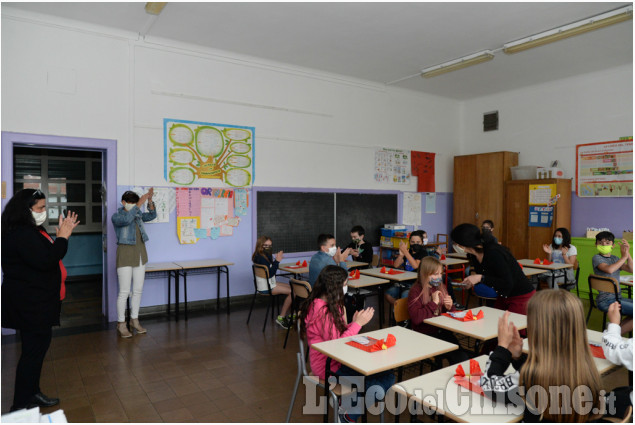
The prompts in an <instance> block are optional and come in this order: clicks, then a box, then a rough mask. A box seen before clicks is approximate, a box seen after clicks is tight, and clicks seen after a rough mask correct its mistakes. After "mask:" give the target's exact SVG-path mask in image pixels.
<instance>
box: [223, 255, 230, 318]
mask: <svg viewBox="0 0 635 425" xmlns="http://www.w3.org/2000/svg"><path fill="white" fill-rule="evenodd" d="M224 267H225V279H226V284H227V315H228V316H229V268H228V267H227V266H224Z"/></svg>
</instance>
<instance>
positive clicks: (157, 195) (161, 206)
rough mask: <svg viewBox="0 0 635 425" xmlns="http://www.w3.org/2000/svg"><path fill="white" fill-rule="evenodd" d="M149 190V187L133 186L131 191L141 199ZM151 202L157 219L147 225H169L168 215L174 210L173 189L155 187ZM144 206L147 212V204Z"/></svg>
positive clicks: (174, 197) (174, 196)
mask: <svg viewBox="0 0 635 425" xmlns="http://www.w3.org/2000/svg"><path fill="white" fill-rule="evenodd" d="M149 189H150V186H147V187H140V186H135V187H133V188H132V189H131V190H132V191H133V192H134V193H136V194H137V195H139V196H140V197H141V196H142V195H143V194H145V193H147V192H148V190H149ZM152 200H153V201H154V207H155V209H156V211H157V218H155V219H154V220H152V221H148V222H147V223H169V222H170V214H171V213H172V212H173V211H174V210H175V209H176V194H175V192H174V189H173V188H171V187H155V188H154V195H153V196H152ZM144 206H145V208H146V210H147V208H148V203H147V202H146V203H145V204H144Z"/></svg>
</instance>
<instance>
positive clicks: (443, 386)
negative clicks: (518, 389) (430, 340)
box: [392, 355, 524, 423]
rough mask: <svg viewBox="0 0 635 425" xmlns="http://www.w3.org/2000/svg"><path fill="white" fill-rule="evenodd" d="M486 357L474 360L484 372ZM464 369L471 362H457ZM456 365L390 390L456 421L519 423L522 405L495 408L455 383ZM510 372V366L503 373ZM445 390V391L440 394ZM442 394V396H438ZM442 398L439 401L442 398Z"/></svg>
mask: <svg viewBox="0 0 635 425" xmlns="http://www.w3.org/2000/svg"><path fill="white" fill-rule="evenodd" d="M487 358H488V356H487V355H482V356H478V357H476V358H474V360H476V361H477V362H479V364H480V365H481V369H482V370H485V363H486V362H487ZM460 364H461V365H462V366H463V369H465V370H470V362H469V361H465V362H462V363H460ZM457 366H458V365H456V364H455V365H450V366H448V367H446V368H443V369H439V370H435V371H434V372H430V373H426V374H425V375H421V376H418V377H416V378H412V379H409V380H407V381H403V382H398V383H396V384H395V385H393V386H392V389H393V390H394V391H395V392H397V393H399V394H403V395H405V396H407V397H409V398H412V399H414V400H416V401H417V402H418V403H421V404H423V405H424V406H427V407H431V408H434V409H435V410H436V411H437V412H439V413H440V414H442V415H444V416H446V417H448V418H450V419H452V420H454V421H457V422H469V423H504V422H518V421H520V420H521V419H522V418H523V413H524V406H519V407H516V408H515V407H514V406H506V405H505V404H504V403H497V404H496V405H494V403H493V401H492V400H491V399H489V398H487V397H483V396H481V395H479V394H477V393H475V392H473V391H469V390H467V389H464V388H462V387H459V386H458V385H457V384H455V383H454V372H455V371H456V368H457ZM511 372H513V368H512V367H511V366H510V367H509V368H508V369H507V371H506V373H511ZM443 390H445V391H443ZM439 391H441V394H439ZM441 396H442V398H441Z"/></svg>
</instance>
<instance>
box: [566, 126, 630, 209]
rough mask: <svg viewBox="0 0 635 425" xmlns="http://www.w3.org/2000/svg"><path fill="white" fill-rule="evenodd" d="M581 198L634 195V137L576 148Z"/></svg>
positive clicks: (577, 180)
mask: <svg viewBox="0 0 635 425" xmlns="http://www.w3.org/2000/svg"><path fill="white" fill-rule="evenodd" d="M576 193H577V195H578V196H580V197H632V196H633V138H632V137H631V138H628V139H625V140H618V141H613V142H601V143H587V144H583V145H577V146H576Z"/></svg>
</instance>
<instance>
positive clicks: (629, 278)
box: [620, 274, 633, 286]
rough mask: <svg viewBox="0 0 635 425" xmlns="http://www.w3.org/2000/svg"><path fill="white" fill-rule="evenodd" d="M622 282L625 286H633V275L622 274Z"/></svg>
mask: <svg viewBox="0 0 635 425" xmlns="http://www.w3.org/2000/svg"><path fill="white" fill-rule="evenodd" d="M620 283H621V284H622V285H624V286H633V275H632V274H631V275H623V276H620Z"/></svg>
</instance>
